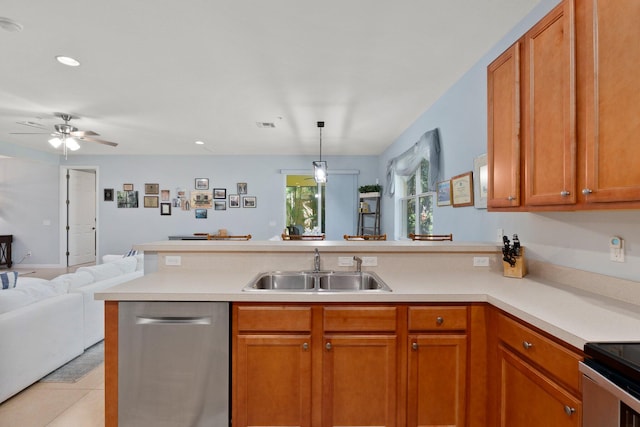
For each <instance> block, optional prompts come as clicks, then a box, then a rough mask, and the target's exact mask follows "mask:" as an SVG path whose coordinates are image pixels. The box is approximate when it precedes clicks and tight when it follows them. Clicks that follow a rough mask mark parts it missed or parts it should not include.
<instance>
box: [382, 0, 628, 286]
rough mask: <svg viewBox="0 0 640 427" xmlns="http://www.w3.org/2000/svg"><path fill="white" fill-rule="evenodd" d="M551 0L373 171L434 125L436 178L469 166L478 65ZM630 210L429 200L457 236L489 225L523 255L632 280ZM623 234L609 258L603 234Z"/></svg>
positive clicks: (477, 122) (478, 128)
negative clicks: (621, 259)
mask: <svg viewBox="0 0 640 427" xmlns="http://www.w3.org/2000/svg"><path fill="white" fill-rule="evenodd" d="M557 4H558V1H557V0H553V1H549V0H546V1H545V0H543V1H542V2H541V3H540V5H538V6H537V7H536V8H535V9H534V10H533V11H532V12H531V13H530V14H529V15H528V16H527V17H526V18H525V19H524V20H523V21H522V22H520V23H519V24H518V25H517V26H516V27H515V28H514V29H513V30H512V31H511V32H510V33H509V34H507V35H506V36H505V37H504V38H503V39H502V40H501V41H500V42H499V43H498V44H497V45H496V46H494V47H493V48H492V49H491V50H490V51H489V52H488V53H487V54H486V55H485V56H484V57H483V58H482V59H481V60H480V61H479V62H478V63H477V64H476V65H475V66H474V67H473V68H472V69H471V70H469V71H468V72H467V73H466V74H465V75H464V76H463V77H462V78H461V79H460V80H459V81H458V82H457V83H456V84H455V85H454V86H453V87H451V88H450V89H449V90H448V91H447V92H446V93H445V94H444V95H443V96H442V97H441V98H440V99H439V100H438V101H437V102H436V103H435V104H434V105H433V106H432V107H431V108H429V109H428V110H427V111H425V112H424V113H423V114H422V115H421V116H420V117H419V118H418V119H417V120H416V121H415V122H414V123H413V124H412V125H411V126H410V127H409V128H408V129H407V130H406V131H405V132H404V133H403V134H402V135H401V136H400V137H399V138H398V139H397V140H396V141H395V142H394V143H393V144H392V145H391V146H390V147H389V148H388V149H387V150H386V151H385V152H384V153H383V154H382V155H381V156H380V161H379V172H378V174H379V175H380V176H385V171H386V164H387V162H388V161H389V159H391V158H393V157H395V156H397V155H398V154H400V153H402V152H404V151H405V150H407V149H408V148H409V147H410V146H411V145H413V144H414V143H415V142H416V141H417V140H418V139H419V137H420V135H422V134H423V133H424V132H425V131H427V130H430V129H433V128H436V127H437V128H439V129H440V137H441V143H442V156H443V158H442V166H443V169H444V173H443V177H444V179H449V178H450V177H452V176H455V175H458V174H460V173H464V172H468V171H471V170H473V159H474V158H475V157H476V156H478V155H480V154H483V153H486V151H487V78H486V67H487V65H488V64H489V63H490V62H491V61H492V60H493V59H495V58H496V57H497V56H498V55H499V54H500V53H501V52H503V51H504V50H505V49H506V48H507V47H509V46H510V45H511V44H512V43H513V42H514V41H515V40H517V39H518V38H519V37H520V36H521V35H523V34H524V32H525V31H526V30H527V29H528V28H530V27H531V26H532V25H533V24H535V23H536V22H537V21H538V20H539V19H540V18H542V17H543V16H544V15H545V14H546V13H547V12H548V11H550V10H551V9H552V8H553V7H554V6H556V5H557ZM384 202H386V203H383V215H382V219H383V227H384V230H387V232H389V230H393V224H394V220H395V218H394V215H393V214H394V209H393V203H392V201H391V199H390V198H389V197H387V196H385V197H384ZM639 220H640V213H639V212H638V211H617V212H606V211H591V212H574V213H572V212H563V213H494V212H492V213H489V212H487V211H486V210H483V209H475V208H472V207H466V208H452V207H450V206H447V207H436V208H435V212H434V222H435V227H434V231H435V232H436V233H449V232H452V233H453V234H454V240H457V241H496V230H497V229H498V228H502V229H504V232H505V234H507V235H509V236H511V235H512V234H513V233H517V234H518V235H519V237H520V240H521V241H522V242H523V244H524V245H525V246H527V247H528V256H529V257H531V258H533V259H539V260H544V261H548V262H551V263H554V264H559V265H564V266H568V267H574V268H579V269H583V270H587V271H592V272H597V273H601V274H607V275H611V276H616V277H621V278H626V279H631V280H637V281H640V262H639V261H640V259H639V257H640V247H639V246H638V245H639V242H640V227H639V226H638V222H639ZM610 235H618V236H620V237H622V238H623V239H625V244H626V248H625V249H626V262H625V263H623V264H620V263H613V262H611V261H609V247H608V238H609V236H610Z"/></svg>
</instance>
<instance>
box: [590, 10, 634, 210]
mask: <svg viewBox="0 0 640 427" xmlns="http://www.w3.org/2000/svg"><path fill="white" fill-rule="evenodd" d="M580 4H581V5H582V6H581V7H585V8H587V10H586V11H585V16H587V17H588V18H587V21H588V23H589V22H590V25H588V29H587V31H586V32H587V37H586V38H588V40H585V44H586V45H587V46H589V49H591V50H588V55H589V57H588V58H587V61H588V63H591V64H594V69H587V70H586V73H587V75H586V82H585V91H586V101H585V102H586V116H585V123H586V128H587V129H586V132H587V133H586V153H585V155H586V158H585V161H586V171H585V175H586V176H585V180H586V184H585V188H584V191H583V192H584V193H585V195H586V197H585V201H586V202H587V203H590V202H619V201H640V168H639V167H638V159H639V158H640V144H638V135H640V73H638V64H640V48H639V47H638V43H637V41H638V40H639V39H640V25H638V22H639V21H640V2H638V1H637V0H617V1H604V0H588V1H584V2H581V3H580Z"/></svg>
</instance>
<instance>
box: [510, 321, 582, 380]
mask: <svg viewBox="0 0 640 427" xmlns="http://www.w3.org/2000/svg"><path fill="white" fill-rule="evenodd" d="M498 337H499V338H500V340H501V341H502V342H504V343H505V344H507V345H508V346H509V347H511V348H513V350H515V351H516V352H517V353H518V354H520V355H522V356H523V357H525V358H527V359H529V360H530V361H532V362H533V363H535V364H536V365H537V366H538V367H540V368H541V369H542V370H544V371H546V372H548V373H550V374H551V375H553V376H554V377H556V378H557V379H558V380H559V381H560V382H562V383H564V384H565V385H567V386H569V387H570V388H572V389H573V390H574V391H576V392H577V391H578V390H579V389H580V372H579V371H578V362H579V361H580V360H582V357H581V356H580V355H579V354H577V353H575V352H572V351H571V350H569V349H567V348H565V347H563V346H561V345H560V344H557V343H555V342H554V341H552V340H551V339H549V338H547V337H544V336H542V335H541V334H539V333H537V332H535V331H533V330H531V329H529V328H528V327H526V326H525V325H522V324H520V323H518V322H516V321H515V320H512V319H510V318H508V317H506V316H499V318H498Z"/></svg>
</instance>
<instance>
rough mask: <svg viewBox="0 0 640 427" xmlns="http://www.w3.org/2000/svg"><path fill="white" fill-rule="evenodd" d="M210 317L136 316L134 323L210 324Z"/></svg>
mask: <svg viewBox="0 0 640 427" xmlns="http://www.w3.org/2000/svg"><path fill="white" fill-rule="evenodd" d="M210 324H211V317H209V316H200V317H169V316H161V317H151V316H136V325H210Z"/></svg>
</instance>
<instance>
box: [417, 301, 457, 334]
mask: <svg viewBox="0 0 640 427" xmlns="http://www.w3.org/2000/svg"><path fill="white" fill-rule="evenodd" d="M465 329H467V307H447V306H444V307H409V330H411V331H454V330H455V331H462V330H465Z"/></svg>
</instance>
